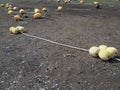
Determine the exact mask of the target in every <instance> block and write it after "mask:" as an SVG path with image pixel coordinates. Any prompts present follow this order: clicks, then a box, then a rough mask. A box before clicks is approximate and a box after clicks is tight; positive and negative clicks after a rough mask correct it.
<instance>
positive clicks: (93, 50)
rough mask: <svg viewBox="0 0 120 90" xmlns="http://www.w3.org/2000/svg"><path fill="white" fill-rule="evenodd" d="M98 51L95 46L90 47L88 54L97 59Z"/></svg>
mask: <svg viewBox="0 0 120 90" xmlns="http://www.w3.org/2000/svg"><path fill="white" fill-rule="evenodd" d="M99 51H100V49H99V48H98V47H96V46H92V47H91V48H90V49H89V54H90V55H91V56H93V57H97V56H98V53H99Z"/></svg>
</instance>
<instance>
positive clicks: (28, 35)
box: [22, 32, 89, 52]
mask: <svg viewBox="0 0 120 90" xmlns="http://www.w3.org/2000/svg"><path fill="white" fill-rule="evenodd" d="M22 34H23V35H24V36H27V37H32V38H37V39H39V40H43V41H46V42H49V43H52V44H56V45H60V46H64V47H68V48H72V49H77V50H81V51H85V52H88V51H89V50H87V49H84V48H79V47H74V46H71V45H66V44H62V43H58V42H55V41H52V40H48V39H45V38H41V37H37V36H34V35H30V34H26V33H23V32H22Z"/></svg>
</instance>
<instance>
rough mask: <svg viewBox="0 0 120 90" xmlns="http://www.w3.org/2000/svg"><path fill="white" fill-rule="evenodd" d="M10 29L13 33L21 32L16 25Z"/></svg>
mask: <svg viewBox="0 0 120 90" xmlns="http://www.w3.org/2000/svg"><path fill="white" fill-rule="evenodd" d="M9 31H10V32H11V33H12V34H18V33H19V31H18V29H17V28H15V27H10V28H9Z"/></svg>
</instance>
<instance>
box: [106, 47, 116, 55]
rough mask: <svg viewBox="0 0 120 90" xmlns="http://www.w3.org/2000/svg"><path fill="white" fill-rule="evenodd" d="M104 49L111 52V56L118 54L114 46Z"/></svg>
mask: <svg viewBox="0 0 120 90" xmlns="http://www.w3.org/2000/svg"><path fill="white" fill-rule="evenodd" d="M106 50H107V51H108V52H109V53H110V54H111V56H112V57H114V56H118V50H117V49H116V48H115V47H108V48H107V49H106Z"/></svg>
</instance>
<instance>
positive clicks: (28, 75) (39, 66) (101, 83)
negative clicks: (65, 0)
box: [0, 0, 120, 90]
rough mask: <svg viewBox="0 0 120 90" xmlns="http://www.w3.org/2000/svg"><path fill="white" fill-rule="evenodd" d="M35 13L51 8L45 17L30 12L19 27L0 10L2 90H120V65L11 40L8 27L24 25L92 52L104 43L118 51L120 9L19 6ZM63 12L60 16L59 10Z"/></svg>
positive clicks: (28, 40) (35, 32)
mask: <svg viewBox="0 0 120 90" xmlns="http://www.w3.org/2000/svg"><path fill="white" fill-rule="evenodd" d="M15 5H16V6H18V7H19V8H24V9H25V10H26V11H27V12H32V11H33V10H34V8H39V9H41V8H42V7H47V8H48V12H47V13H43V14H44V15H45V16H46V17H45V18H42V19H38V20H34V19H32V17H31V15H32V14H30V13H28V14H27V15H28V18H23V21H20V22H15V21H14V20H13V17H12V16H9V15H7V10H6V9H5V8H0V11H1V13H0V90H120V63H119V62H116V61H114V62H103V61H101V60H100V59H98V58H93V57H91V56H90V55H89V54H88V53H87V52H83V51H79V50H75V49H70V48H67V47H62V46H58V45H54V44H51V43H48V42H45V41H42V40H38V39H34V38H29V37H26V36H24V35H22V34H19V35H13V34H10V32H9V27H10V26H18V25H22V26H24V27H25V29H26V31H27V33H28V34H32V35H36V36H39V37H43V38H46V39H50V40H53V41H57V42H60V43H64V44H69V45H72V46H76V47H81V48H86V49H89V48H90V47H91V46H99V45H101V44H105V45H107V46H114V47H116V48H117V49H118V51H120V5H119V4H118V5H115V4H113V3H109V4H108V3H106V4H105V3H104V4H102V6H101V7H102V8H101V9H98V10H97V9H95V8H94V7H93V6H92V5H91V4H83V5H79V4H76V3H71V4H67V5H65V4H62V3H60V4H58V3H56V2H46V1H44V0H41V1H40V0H35V1H30V0H29V1H25V2H20V3H18V4H15ZM58 5H62V6H63V8H64V10H63V11H62V12H57V6H58ZM16 13H18V12H16Z"/></svg>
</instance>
